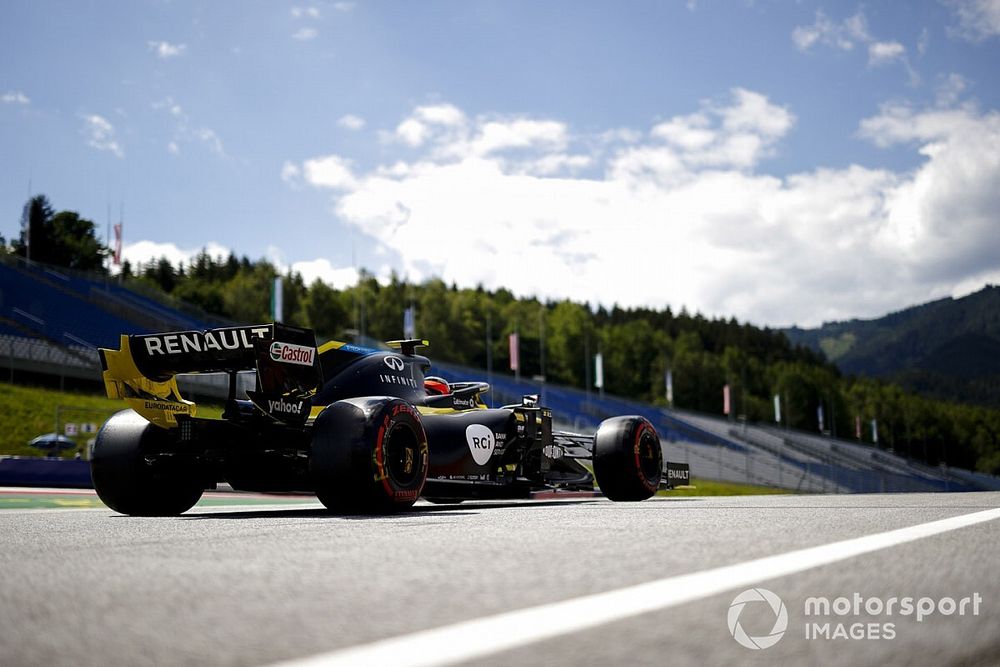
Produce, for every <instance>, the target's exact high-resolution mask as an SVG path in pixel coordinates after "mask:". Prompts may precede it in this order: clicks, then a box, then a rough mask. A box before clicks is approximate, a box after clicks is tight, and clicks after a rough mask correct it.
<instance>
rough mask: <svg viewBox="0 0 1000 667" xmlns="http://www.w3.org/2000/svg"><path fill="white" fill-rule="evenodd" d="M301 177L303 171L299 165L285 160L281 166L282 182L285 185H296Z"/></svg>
mask: <svg viewBox="0 0 1000 667" xmlns="http://www.w3.org/2000/svg"><path fill="white" fill-rule="evenodd" d="M301 177H302V169H300V168H299V166H298V165H297V164H293V163H291V162H289V161H288V160H285V163H284V164H283V165H281V180H283V181H284V182H285V183H295V182H296V181H298V180H299V178H301Z"/></svg>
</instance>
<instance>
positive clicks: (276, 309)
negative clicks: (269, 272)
mask: <svg viewBox="0 0 1000 667" xmlns="http://www.w3.org/2000/svg"><path fill="white" fill-rule="evenodd" d="M283 305H284V304H283V303H282V298H281V276H275V277H274V286H273V287H272V288H271V319H273V320H274V321H275V322H281V321H282V320H283V319H284V318H283V313H282V312H281V311H282V309H283Z"/></svg>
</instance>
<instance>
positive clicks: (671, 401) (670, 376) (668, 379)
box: [664, 368, 674, 407]
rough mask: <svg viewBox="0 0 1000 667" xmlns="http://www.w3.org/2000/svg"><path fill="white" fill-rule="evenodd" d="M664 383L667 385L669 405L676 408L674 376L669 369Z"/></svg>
mask: <svg viewBox="0 0 1000 667" xmlns="http://www.w3.org/2000/svg"><path fill="white" fill-rule="evenodd" d="M664 381H665V382H666V383H667V405H669V406H670V407H674V374H673V372H672V371H671V370H670V369H669V368H668V369H667V377H666V379H665V380H664Z"/></svg>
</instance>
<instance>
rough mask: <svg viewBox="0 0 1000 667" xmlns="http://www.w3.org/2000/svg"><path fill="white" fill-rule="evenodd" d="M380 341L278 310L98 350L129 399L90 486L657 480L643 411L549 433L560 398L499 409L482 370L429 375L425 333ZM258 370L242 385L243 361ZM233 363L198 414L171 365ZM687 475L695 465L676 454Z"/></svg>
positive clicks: (182, 490)
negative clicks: (263, 317) (223, 389)
mask: <svg viewBox="0 0 1000 667" xmlns="http://www.w3.org/2000/svg"><path fill="white" fill-rule="evenodd" d="M389 345H390V350H389V351H384V350H376V349H370V348H365V347H359V346H356V345H352V344H345V343H340V342H329V343H326V344H324V345H322V346H320V347H318V348H317V347H316V344H315V337H314V335H313V332H312V331H310V330H308V329H300V328H296V327H290V326H286V325H282V324H264V325H259V326H240V327H227V328H221V329H210V330H207V331H179V332H169V333H158V334H148V335H123V336H122V337H121V343H120V349H119V350H108V349H102V350H100V357H101V365H102V368H103V379H104V383H105V389H106V391H107V394H108V396H109V397H111V398H120V399H123V400H124V401H125V402H126V403H127V404H128V405H129V409H126V410H123V411H121V412H118V413H117V414H115V415H114V416H112V417H111V418H110V419H109V420H108V421H107V422H106V423H105V424H104V425H103V427H102V428H101V429H100V431H99V433H98V434H97V439H96V442H95V445H94V451H93V456H92V459H91V474H92V477H93V481H94V488H95V489H96V491H97V494H98V495H99V496H100V498H101V500H102V501H104V503H105V504H107V505H108V506H109V507H110V508H111V509H113V510H115V511H117V512H121V513H123V514H132V515H145V516H153V515H175V514H180V513H182V512H184V511H186V510H188V509H190V508H191V507H192V506H193V505H194V504H195V503H196V502H198V500H199V499H200V498H201V495H202V492H203V491H204V490H205V489H206V488H215V485H216V484H217V483H219V482H223V481H224V482H227V483H229V484H230V485H231V486H232V487H233V488H234V489H239V490H246V491H258V492H292V491H305V492H311V493H315V494H316V495H317V496H318V498H319V499H320V501H322V503H323V504H324V505H325V506H326V507H328V508H329V509H330V510H333V511H335V512H341V513H364V514H382V513H389V512H394V511H399V510H402V509H405V508H407V507H409V506H411V505H412V504H413V503H414V502H415V501H416V500H417V498H419V497H424V498H425V499H427V500H430V501H435V502H460V501H461V500H464V499H469V498H491V499H496V498H518V497H528V496H529V495H530V493H531V492H532V491H535V490H540V489H574V490H581V489H587V490H593V488H594V480H595V477H596V481H597V483H598V484H599V485H600V490H601V491H602V492H603V493H604V495H605V496H607V497H608V498H611V499H612V500H618V501H638V500H644V499H646V498H649V497H650V496H652V495H653V494H654V493H655V492H656V490H657V488H658V486H659V485H660V483H661V477H662V468H663V458H662V456H663V455H662V451H661V448H660V441H659V437H658V436H657V433H656V430H655V429H654V428H653V426H652V424H650V423H649V421H647V420H646V419H644V418H642V417H615V418H612V419H608V420H606V421H604V422H603V423H602V424H601V425H600V427H599V428H598V430H597V433H596V434H595V435H593V436H589V435H579V434H573V433H563V432H558V431H553V429H552V414H551V411H550V410H548V409H546V408H544V407H541V406H539V405H538V404H537V399H536V398H535V397H531V396H528V397H524V399H523V400H522V402H521V403H520V404H517V405H508V406H506V407H503V408H498V409H490V408H488V407H487V406H486V405H485V403H484V402H483V399H482V395H483V394H484V393H485V392H487V391H488V390H489V385H487V384H486V383H484V382H462V383H451V384H449V383H447V382H445V381H443V380H441V379H440V378H435V377H433V376H427V375H425V373H426V372H427V371H428V370H429V369H430V361H429V360H428V359H427V358H426V357H424V356H421V355H418V354H417V353H416V348H417V347H420V346H423V345H426V341H419V340H404V341H395V342H392V343H390V344H389ZM247 370H256V380H255V388H254V390H252V391H247V392H246V395H247V399H243V400H241V399H239V398H237V385H238V383H237V374H238V373H239V372H240V371H247ZM205 372H226V373H228V374H229V392H228V393H229V397H228V399H227V401H226V404H225V408H224V410H223V413H222V418H221V419H217V418H215V419H207V418H202V417H198V416H197V406H196V405H195V404H194V403H192V402H190V401H187V400H185V399H184V398H182V397H181V394H180V391H179V389H178V386H177V378H176V377H175V376H176V375H177V374H182V373H205ZM671 469H672V471H673V475H672V476H680V477H681V478H685V476H686V475H687V470H686V469H687V466H685V465H683V464H671Z"/></svg>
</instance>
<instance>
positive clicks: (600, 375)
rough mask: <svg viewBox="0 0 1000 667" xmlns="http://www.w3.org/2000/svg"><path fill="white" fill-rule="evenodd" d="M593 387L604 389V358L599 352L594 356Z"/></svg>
mask: <svg viewBox="0 0 1000 667" xmlns="http://www.w3.org/2000/svg"><path fill="white" fill-rule="evenodd" d="M594 386H595V387H597V388H598V389H604V356H603V355H602V354H601V353H600V352H598V353H597V354H595V355H594Z"/></svg>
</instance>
